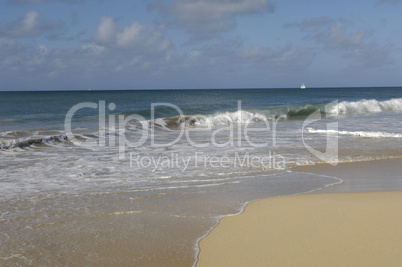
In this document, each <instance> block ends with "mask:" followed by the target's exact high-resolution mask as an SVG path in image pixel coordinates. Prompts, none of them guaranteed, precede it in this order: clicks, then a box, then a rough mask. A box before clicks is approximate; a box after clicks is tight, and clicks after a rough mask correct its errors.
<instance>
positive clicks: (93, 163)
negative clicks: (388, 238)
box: [0, 88, 402, 265]
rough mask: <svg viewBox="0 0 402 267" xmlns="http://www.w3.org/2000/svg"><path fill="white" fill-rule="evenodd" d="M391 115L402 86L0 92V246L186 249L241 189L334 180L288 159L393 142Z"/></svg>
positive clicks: (240, 198) (295, 189)
mask: <svg viewBox="0 0 402 267" xmlns="http://www.w3.org/2000/svg"><path fill="white" fill-rule="evenodd" d="M75 107H76V108H75ZM74 108H75V109H74ZM69 114H70V115H71V117H70V119H69V117H68V115H69ZM401 115H402V88H314V89H306V90H301V89H266V90H263V89H259V90H256V89H243V90H240V89H238V90H169V91H163V90H159V91H86V92H0V210H1V215H0V240H1V241H2V244H1V245H2V250H1V254H0V260H3V261H5V262H6V263H7V264H10V265H13V264H34V265H35V264H36V265H43V264H44V265H50V264H55V263H57V264H67V263H69V264H72V265H78V264H83V263H84V264H85V263H88V264H96V263H97V262H103V263H110V264H113V261H109V260H110V257H112V256H110V253H112V252H111V250H108V249H105V250H102V251H100V250H99V249H100V247H104V248H105V247H106V248H107V247H108V242H111V241H110V240H114V241H113V242H114V243H113V247H114V248H115V249H116V250H119V249H120V250H123V251H124V249H125V248H127V247H131V246H132V247H133V250H132V251H130V253H127V254H124V255H123V256H121V257H126V259H128V261H127V262H130V260H133V259H135V260H136V262H137V263H138V264H137V265H147V264H148V265H157V263H158V259H159V258H160V257H162V258H163V257H165V256H164V255H165V254H164V253H168V254H169V253H171V254H172V255H173V254H174V255H176V254H177V255H179V254H180V255H181V256H177V257H178V258H180V257H187V258H188V261H189V262H190V263H191V262H194V260H195V254H196V252H197V249H198V247H197V240H198V239H199V238H200V237H201V236H203V235H204V234H206V233H207V232H208V230H209V229H210V228H211V227H212V226H213V225H215V224H216V222H217V221H218V219H219V218H221V217H222V216H225V215H227V214H233V213H237V212H239V211H241V210H242V208H243V207H244V205H245V203H247V202H249V201H252V200H255V199H259V198H264V197H272V196H279V195H288V194H297V193H301V192H306V191H311V190H318V189H320V188H323V187H326V186H329V185H333V184H337V183H339V182H340V180H339V179H336V178H333V177H325V176H319V175H307V174H296V173H292V172H290V171H289V168H290V167H292V166H296V165H301V164H316V163H318V162H327V163H330V164H336V163H337V162H342V161H358V160H367V159H377V158H387V157H400V156H402V142H401V138H402V120H401ZM66 122H67V124H66ZM70 122H71V123H70ZM70 126H71V128H69V127H70ZM55 233H57V234H55ZM127 233H130V234H127ZM108 234H109V235H112V236H116V239H114V238H110V236H109V237H108ZM117 236H118V237H119V238H117ZM73 237H76V238H75V239H74V238H73ZM81 237H85V240H87V241H88V242H89V243H90V244H96V245H92V246H91V245H89V246H88V244H87V243H86V242H87V241H85V242H82V240H81ZM74 240H75V241H74ZM77 240H81V241H77ZM46 243H51V244H54V246H51V247H49V246H47V245H46ZM165 243H166V245H162V244H165ZM134 248H135V249H134ZM145 248H147V249H145ZM97 249H98V250H97ZM77 251H81V253H83V255H84V254H85V255H89V254H90V255H96V256H93V258H92V261H88V259H86V258H85V257H84V256H82V257H78V256H77V255H78V254H77V253H78V252H77ZM108 253H109V254H108ZM44 255H45V256H44ZM155 255H159V256H155ZM169 255H170V254H169ZM183 255H186V256H183ZM158 257H159V258H158ZM170 257H173V258H174V256H170ZM72 258H73V259H75V260H76V261H74V260H71V259H72ZM112 258H113V257H112Z"/></svg>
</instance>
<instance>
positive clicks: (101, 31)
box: [94, 17, 118, 42]
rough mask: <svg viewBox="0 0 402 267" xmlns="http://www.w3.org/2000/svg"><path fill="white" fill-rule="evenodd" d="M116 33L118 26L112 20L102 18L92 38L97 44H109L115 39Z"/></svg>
mask: <svg viewBox="0 0 402 267" xmlns="http://www.w3.org/2000/svg"><path fill="white" fill-rule="evenodd" d="M117 31H118V25H117V23H116V22H115V20H114V19H113V18H111V17H102V18H101V22H100V24H99V26H98V30H97V32H96V33H95V36H94V38H95V40H97V41H99V42H111V41H113V39H114V38H115V36H116V33H117Z"/></svg>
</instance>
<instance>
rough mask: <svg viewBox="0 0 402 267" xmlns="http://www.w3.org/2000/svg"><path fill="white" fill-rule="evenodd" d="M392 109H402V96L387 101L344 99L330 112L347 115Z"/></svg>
mask: <svg viewBox="0 0 402 267" xmlns="http://www.w3.org/2000/svg"><path fill="white" fill-rule="evenodd" d="M390 111H402V98H393V99H390V100H385V101H378V100H375V99H371V100H366V99H362V100H359V101H356V102H347V101H342V102H340V103H338V104H337V105H335V106H333V107H332V109H331V110H330V111H329V113H330V114H336V115H345V114H362V113H378V112H390Z"/></svg>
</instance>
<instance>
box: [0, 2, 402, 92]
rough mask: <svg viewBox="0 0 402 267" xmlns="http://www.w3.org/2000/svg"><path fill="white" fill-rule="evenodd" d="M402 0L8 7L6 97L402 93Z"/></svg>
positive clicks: (0, 70) (1, 58) (1, 84)
mask: <svg viewBox="0 0 402 267" xmlns="http://www.w3.org/2000/svg"><path fill="white" fill-rule="evenodd" d="M400 14H402V0H365V1H363V0H355V1H318V0H315V1H313V0H309V1H296V0H282V1H279V0H277V1H270V0H143V1H103V0H97V1H96V0H95V1H89V0H1V1H0V90H3V91H6V90H70V89H72V90H87V89H89V88H91V89H93V90H96V89H173V88H178V89H187V88H284V87H285V88H288V87H298V86H299V85H300V84H301V83H302V82H305V83H306V85H307V86H308V87H337V86H342V87H348V86H401V85H402V75H401V74H402V16H401V15H400Z"/></svg>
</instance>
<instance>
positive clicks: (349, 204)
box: [197, 159, 402, 266]
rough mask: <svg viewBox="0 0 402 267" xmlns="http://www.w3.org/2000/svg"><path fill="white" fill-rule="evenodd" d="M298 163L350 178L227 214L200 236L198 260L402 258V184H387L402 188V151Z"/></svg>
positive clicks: (366, 262)
mask: <svg viewBox="0 0 402 267" xmlns="http://www.w3.org/2000/svg"><path fill="white" fill-rule="evenodd" d="M296 170H297V171H303V172H312V173H313V172H314V173H316V174H324V175H330V176H337V177H339V178H342V179H343V180H344V183H343V184H342V185H338V186H333V187H329V188H327V189H325V190H322V191H320V193H318V194H304V195H295V196H285V197H277V198H270V199H263V200H259V201H255V202H253V203H251V204H249V205H248V206H247V207H246V209H245V212H244V213H242V214H240V215H236V216H231V217H226V218H224V219H222V220H221V222H220V223H219V225H218V226H217V227H216V228H214V229H213V230H212V231H211V233H210V234H209V235H208V236H207V237H206V238H204V239H202V240H201V242H200V249H201V251H200V255H199V261H198V263H197V266H401V265H402V254H401V253H400V251H402V206H401V204H400V203H402V191H388V190H401V189H402V188H401V173H402V160H401V159H393V160H382V161H372V162H358V163H346V164H340V165H338V166H337V167H332V166H328V165H317V166H309V167H298V168H296ZM362 191H371V192H365V193H358V192H362ZM373 191H384V192H373ZM330 192H354V193H330Z"/></svg>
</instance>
